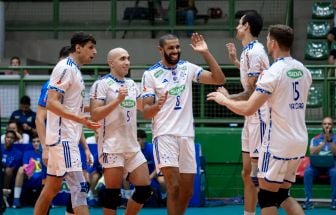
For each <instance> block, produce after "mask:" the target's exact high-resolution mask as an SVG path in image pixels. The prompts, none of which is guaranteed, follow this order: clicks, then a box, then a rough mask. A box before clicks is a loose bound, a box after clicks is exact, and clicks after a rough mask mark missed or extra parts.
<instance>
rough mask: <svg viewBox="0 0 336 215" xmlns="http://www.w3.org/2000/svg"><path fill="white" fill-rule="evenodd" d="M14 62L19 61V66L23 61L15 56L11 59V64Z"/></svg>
mask: <svg viewBox="0 0 336 215" xmlns="http://www.w3.org/2000/svg"><path fill="white" fill-rule="evenodd" d="M13 60H18V61H19V64H21V59H20V58H19V57H18V56H13V57H11V59H10V61H9V62H10V63H12V61H13Z"/></svg>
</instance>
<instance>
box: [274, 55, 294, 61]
mask: <svg viewBox="0 0 336 215" xmlns="http://www.w3.org/2000/svg"><path fill="white" fill-rule="evenodd" d="M286 58H288V59H289V58H292V57H291V56H289V57H279V58H277V59H275V60H274V63H276V62H278V61H281V60H285V59H286Z"/></svg>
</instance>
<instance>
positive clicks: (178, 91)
mask: <svg viewBox="0 0 336 215" xmlns="http://www.w3.org/2000/svg"><path fill="white" fill-rule="evenodd" d="M184 89H185V85H182V86H177V87H174V88H172V89H170V90H169V95H172V96H178V95H181V94H182V92H183V91H184Z"/></svg>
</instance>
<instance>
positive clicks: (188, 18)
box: [176, 0, 197, 37]
mask: <svg viewBox="0 0 336 215" xmlns="http://www.w3.org/2000/svg"><path fill="white" fill-rule="evenodd" d="M196 14H197V9H196V7H195V0H179V1H176V21H177V22H181V23H184V24H186V25H187V26H188V27H192V26H193V25H194V21H195V17H196ZM192 33H193V30H188V31H187V36H188V37H191V35H192Z"/></svg>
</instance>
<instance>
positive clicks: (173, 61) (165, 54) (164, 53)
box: [163, 52, 181, 66]
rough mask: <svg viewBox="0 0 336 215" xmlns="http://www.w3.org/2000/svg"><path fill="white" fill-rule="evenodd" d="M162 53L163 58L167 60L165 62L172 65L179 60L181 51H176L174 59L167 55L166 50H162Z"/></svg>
mask: <svg viewBox="0 0 336 215" xmlns="http://www.w3.org/2000/svg"><path fill="white" fill-rule="evenodd" d="M163 55H164V58H165V60H166V61H167V63H169V64H170V65H173V66H174V65H176V64H177V63H178V62H179V60H180V57H181V52H178V53H177V59H176V60H173V59H171V57H170V56H169V55H167V53H166V52H163Z"/></svg>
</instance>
